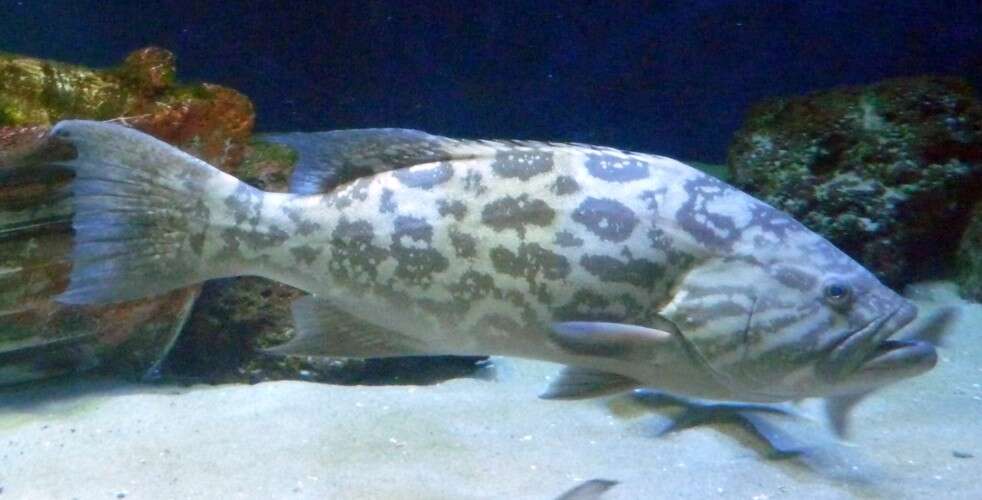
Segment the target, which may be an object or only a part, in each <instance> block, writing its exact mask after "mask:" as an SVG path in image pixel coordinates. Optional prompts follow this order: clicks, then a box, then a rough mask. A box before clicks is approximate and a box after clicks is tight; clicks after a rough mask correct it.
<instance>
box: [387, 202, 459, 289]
mask: <svg viewBox="0 0 982 500" xmlns="http://www.w3.org/2000/svg"><path fill="white" fill-rule="evenodd" d="M394 225H395V230H394V231H393V233H392V246H391V248H390V249H391V252H392V256H393V257H395V259H396V271H395V274H396V276H398V277H400V278H402V279H405V280H406V281H408V282H410V283H413V284H419V285H423V286H428V285H429V284H430V283H431V282H432V278H433V274H435V273H439V272H441V271H444V270H446V269H447V267H448V266H449V265H450V261H449V260H447V258H446V257H445V256H444V255H443V254H441V253H440V252H439V251H437V250H436V249H434V248H432V247H431V246H430V244H431V242H432V240H433V226H431V225H430V224H429V223H428V222H426V220H424V219H421V218H418V217H410V216H399V217H396V219H395V221H394ZM406 238H408V239H410V240H412V241H413V242H416V243H425V245H424V247H423V248H420V247H419V246H418V245H415V244H410V245H405V244H404V243H403V241H404V240H405V239H406Z"/></svg>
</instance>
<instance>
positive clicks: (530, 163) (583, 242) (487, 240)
mask: <svg viewBox="0 0 982 500" xmlns="http://www.w3.org/2000/svg"><path fill="white" fill-rule="evenodd" d="M52 134H53V135H54V137H56V138H57V139H55V140H63V141H67V142H69V143H70V144H72V145H73V146H74V147H75V149H76V151H77V156H76V157H75V158H74V159H73V160H71V161H67V162H65V163H64V164H65V165H66V166H68V167H71V168H73V169H74V170H75V172H76V179H75V181H74V184H73V189H74V195H75V203H76V211H75V216H74V222H73V224H74V228H75V232H76V243H75V247H74V251H73V260H74V267H73V270H72V274H71V282H70V285H69V287H68V289H67V290H66V291H65V292H64V293H63V294H62V295H61V296H60V298H59V300H60V301H62V302H65V303H71V304H94V303H107V302H118V301H126V300H131V299H136V298H140V297H146V296H150V295H155V294H160V293H163V292H166V291H168V290H172V289H174V288H178V287H183V286H187V285H190V284H193V283H197V282H200V281H203V280H208V279H212V278H220V277H228V276H239V275H256V276H263V277H266V278H270V279H273V280H276V281H280V282H283V283H286V284H289V285H292V286H294V287H297V288H299V289H302V290H304V291H307V292H309V293H310V294H311V295H310V296H308V297H305V298H302V299H299V300H298V301H297V302H296V303H295V305H294V307H293V313H294V317H295V321H296V330H297V335H296V336H295V338H294V339H292V340H291V341H289V342H287V343H286V344H284V345H282V346H279V347H277V348H274V352H278V353H282V354H301V355H325V356H349V357H385V356H405V355H429V354H453V355H488V354H498V355H507V356H520V357H526V358H534V359H541V360H548V361H553V362H558V363H562V364H564V365H566V366H567V368H566V369H565V370H564V371H563V373H562V374H561V376H560V377H559V378H558V379H557V380H556V381H555V382H554V383H553V384H552V386H551V387H550V388H549V389H548V390H547V391H546V393H545V394H544V395H543V397H546V398H557V399H570V398H583V397H592V396H601V395H605V394H611V393H615V392H619V391H627V390H631V389H634V388H638V387H650V388H656V389H658V390H661V391H665V392H669V393H673V394H677V395H680V396H686V397H695V398H704V399H714V400H729V401H743V402H775V401H786V400H794V399H800V398H804V397H829V398H849V397H850V396H851V395H855V394H864V393H865V392H868V391H870V390H872V389H875V388H877V387H880V386H883V385H885V384H888V383H891V382H894V381H897V380H900V379H904V378H907V377H911V376H914V375H917V374H920V373H923V372H925V371H927V370H929V369H930V368H931V367H933V366H934V364H935V362H936V359H937V355H936V352H935V349H934V347H933V345H932V344H931V343H930V342H927V341H923V340H918V339H903V340H901V339H896V338H891V336H893V335H894V333H895V332H897V331H899V330H900V329H902V328H903V327H904V326H905V325H907V324H908V323H910V322H911V321H912V320H913V319H914V317H915V316H916V314H917V310H916V308H915V307H914V306H913V305H912V304H911V303H909V302H908V301H907V300H905V299H904V298H902V297H900V296H898V295H897V294H896V293H894V292H893V291H891V290H890V289H889V288H887V287H885V286H883V285H882V284H881V283H879V282H878V281H877V280H876V278H875V277H874V276H873V275H872V274H870V273H869V272H868V271H867V270H866V269H864V268H863V267H862V266H860V265H859V264H857V263H856V262H855V261H853V260H852V259H850V258H849V257H848V256H846V255H845V254H843V253H842V252H841V251H839V250H838V249H836V248H835V247H834V246H833V245H831V244H830V243H829V242H828V241H826V240H825V239H823V238H821V237H820V236H818V235H816V234H815V233H813V232H811V231H809V230H808V229H806V228H805V227H803V226H802V225H801V224H799V223H798V222H796V221H794V220H793V219H791V218H790V217H789V216H788V215H786V214H784V213H783V212H781V211H778V210H776V209H774V208H772V207H770V206H768V205H767V204H765V203H763V202H761V201H759V200H756V199H754V198H753V197H751V196H748V195H747V194H745V193H743V192H741V191H739V190H736V189H734V188H733V187H731V186H729V185H727V184H726V183H724V182H722V181H720V180H718V179H716V178H714V177H711V176H708V175H705V174H703V173H701V172H699V171H697V170H695V169H693V168H691V167H689V166H687V165H684V164H682V163H680V162H678V161H675V160H671V159H669V158H664V157H660V156H652V155H647V154H640V153H630V152H624V151H619V150H615V149H609V148H602V147H594V146H587V145H579V144H554V143H543V142H513V141H475V140H457V139H449V138H445V137H438V136H433V135H429V134H426V133H423V132H419V131H414V130H403V129H367V130H348V131H333V132H324V133H311V134H284V135H275V136H268V137H266V138H265V139H266V140H270V141H273V142H279V143H283V144H287V145H290V146H292V147H294V148H295V149H296V150H297V151H298V152H299V154H300V161H299V163H298V165H297V168H296V171H295V172H294V174H293V177H292V179H291V190H290V191H291V192H290V193H267V192H262V191H259V190H257V189H254V188H252V187H250V186H249V185H247V184H245V183H242V182H240V181H239V180H237V179H235V178H234V177H232V176H230V175H227V174H225V173H222V172H221V171H219V170H217V169H215V168H213V167H211V166H210V165H208V164H207V163H205V162H203V161H201V160H198V159H196V158H194V157H192V156H190V155H188V154H185V153H184V152H182V151H180V150H178V149H176V148H174V147H172V146H170V145H167V144H165V143H163V142H161V141H158V140H156V139H154V138H152V137H150V136H148V135H145V134H143V133H140V132H138V131H135V130H132V129H128V128H125V127H122V126H119V125H114V124H108V123H98V122H88V121H65V122H61V123H59V124H58V125H57V126H55V127H54V128H53V130H52ZM840 407H841V408H845V409H848V407H849V405H840Z"/></svg>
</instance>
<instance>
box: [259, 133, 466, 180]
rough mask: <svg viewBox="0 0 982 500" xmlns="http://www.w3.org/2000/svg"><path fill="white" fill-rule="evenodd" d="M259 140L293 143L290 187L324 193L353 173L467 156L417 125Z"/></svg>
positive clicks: (266, 136)
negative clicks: (421, 130) (420, 129)
mask: <svg viewBox="0 0 982 500" xmlns="http://www.w3.org/2000/svg"><path fill="white" fill-rule="evenodd" d="M260 139H261V140H264V141H268V142H273V143H277V144H282V145H284V146H288V147H290V148H293V149H294V150H295V151H296V152H297V154H298V155H299V159H298V160H297V165H296V167H295V168H294V170H293V175H292V176H291V177H290V192H291V193H297V194H318V193H326V192H328V191H331V190H333V189H334V188H336V187H338V186H340V185H341V184H344V183H346V182H349V181H352V180H354V179H357V178H359V177H365V176H368V175H373V174H377V173H380V172H385V171H388V170H394V169H398V168H404V167H411V166H413V165H421V164H425V163H435V162H440V161H448V160H456V159H462V158H464V157H468V158H473V150H471V151H470V152H469V153H468V152H467V151H461V149H465V150H466V149H468V148H454V147H453V146H455V145H459V144H460V142H459V141H456V140H454V139H449V138H446V137H440V136H436V135H430V134H427V133H426V132H420V131H419V130H411V129H401V128H370V129H354V130H332V131H328V132H293V133H286V134H264V135H262V136H261V137H260Z"/></svg>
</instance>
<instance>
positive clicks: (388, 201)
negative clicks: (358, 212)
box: [378, 188, 399, 214]
mask: <svg viewBox="0 0 982 500" xmlns="http://www.w3.org/2000/svg"><path fill="white" fill-rule="evenodd" d="M393 195H394V193H393V192H392V190H391V189H388V188H386V189H383V190H382V199H381V200H380V202H379V206H378V210H379V212H381V213H383V214H390V213H392V212H395V211H396V209H397V208H399V207H398V206H397V205H396V202H395V200H393V199H392V197H393Z"/></svg>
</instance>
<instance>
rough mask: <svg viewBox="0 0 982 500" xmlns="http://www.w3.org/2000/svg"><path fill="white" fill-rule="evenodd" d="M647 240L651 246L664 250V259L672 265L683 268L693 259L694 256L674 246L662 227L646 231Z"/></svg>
mask: <svg viewBox="0 0 982 500" xmlns="http://www.w3.org/2000/svg"><path fill="white" fill-rule="evenodd" d="M648 240H649V241H651V247H652V248H654V249H657V250H661V251H662V252H665V256H666V260H667V262H668V264H669V265H671V266H672V267H675V268H685V267H688V265H689V264H690V263H691V262H692V261H693V260H695V257H693V256H691V255H689V254H687V253H685V252H682V251H680V250H678V249H677V248H675V244H674V243H673V242H672V239H671V238H669V237H668V235H667V234H665V231H664V230H663V229H660V228H657V227H655V228H652V229H651V230H650V231H648Z"/></svg>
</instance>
